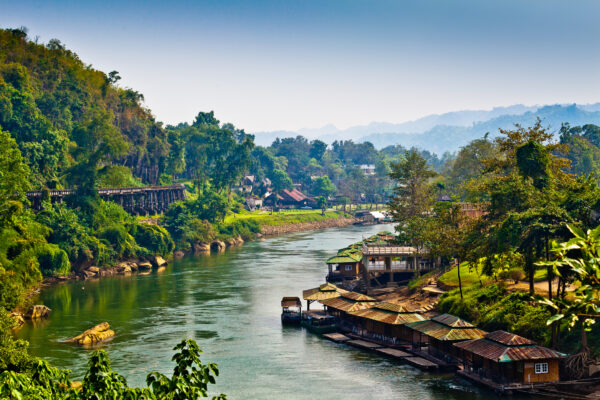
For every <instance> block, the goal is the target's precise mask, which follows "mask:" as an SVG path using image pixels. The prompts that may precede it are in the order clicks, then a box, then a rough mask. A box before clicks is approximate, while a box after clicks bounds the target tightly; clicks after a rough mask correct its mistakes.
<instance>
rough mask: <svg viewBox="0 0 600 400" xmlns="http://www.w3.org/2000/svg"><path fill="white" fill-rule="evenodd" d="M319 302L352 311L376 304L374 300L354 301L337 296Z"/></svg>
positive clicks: (337, 308)
mask: <svg viewBox="0 0 600 400" xmlns="http://www.w3.org/2000/svg"><path fill="white" fill-rule="evenodd" d="M319 302H320V303H321V304H323V305H325V306H327V307H329V308H334V309H336V310H340V311H344V312H352V311H358V310H364V309H367V308H371V307H373V306H374V305H375V302H372V301H354V300H352V299H348V298H345V297H336V298H333V299H326V300H319Z"/></svg>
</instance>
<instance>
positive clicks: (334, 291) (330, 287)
mask: <svg viewBox="0 0 600 400" xmlns="http://www.w3.org/2000/svg"><path fill="white" fill-rule="evenodd" d="M347 292H348V291H347V290H345V289H342V288H339V287H337V286H336V285H334V284H331V283H324V284H323V285H321V286H319V287H317V288H313V289H308V290H304V291H303V292H302V298H304V300H317V301H319V300H325V299H331V298H334V297H340V295H341V294H342V293H347Z"/></svg>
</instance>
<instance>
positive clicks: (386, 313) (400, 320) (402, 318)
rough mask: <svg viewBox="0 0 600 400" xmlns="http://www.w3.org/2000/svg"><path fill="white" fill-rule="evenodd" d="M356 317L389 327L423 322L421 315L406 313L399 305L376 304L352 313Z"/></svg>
mask: <svg viewBox="0 0 600 400" xmlns="http://www.w3.org/2000/svg"><path fill="white" fill-rule="evenodd" d="M351 314H352V315H354V316H356V317H361V318H367V319H371V320H373V321H378V322H382V323H384V324H389V325H404V324H408V323H411V322H416V321H424V320H425V318H423V317H422V316H421V314H418V313H415V312H408V311H406V309H405V308H404V307H402V306H401V305H399V304H392V303H385V302H383V303H376V304H375V305H373V307H372V308H368V309H364V310H359V311H354V312H352V313H351Z"/></svg>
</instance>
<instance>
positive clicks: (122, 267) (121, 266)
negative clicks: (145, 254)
mask: <svg viewBox="0 0 600 400" xmlns="http://www.w3.org/2000/svg"><path fill="white" fill-rule="evenodd" d="M116 269H117V272H118V273H120V274H124V273H127V272H131V267H130V266H129V264H128V263H124V262H121V263H118V264H117V266H116Z"/></svg>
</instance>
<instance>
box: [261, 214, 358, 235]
mask: <svg viewBox="0 0 600 400" xmlns="http://www.w3.org/2000/svg"><path fill="white" fill-rule="evenodd" d="M354 222H356V219H355V218H348V217H339V218H331V219H325V220H321V221H309V222H297V223H292V224H283V225H263V226H261V227H260V230H261V233H262V234H263V235H265V236H270V235H281V234H284V233H293V232H302V231H311V230H317V229H325V228H341V227H343V226H347V225H352V224H353V223H354Z"/></svg>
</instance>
